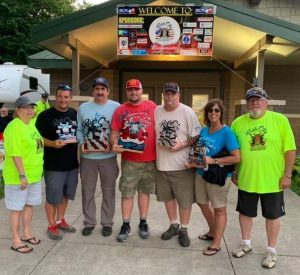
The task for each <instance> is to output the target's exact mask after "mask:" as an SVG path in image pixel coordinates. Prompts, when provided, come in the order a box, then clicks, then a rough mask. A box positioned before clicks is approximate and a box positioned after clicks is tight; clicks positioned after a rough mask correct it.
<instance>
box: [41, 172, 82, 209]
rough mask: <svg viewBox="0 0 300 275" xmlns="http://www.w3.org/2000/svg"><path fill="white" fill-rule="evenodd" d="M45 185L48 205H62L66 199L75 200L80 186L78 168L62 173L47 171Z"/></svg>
mask: <svg viewBox="0 0 300 275" xmlns="http://www.w3.org/2000/svg"><path fill="white" fill-rule="evenodd" d="M45 183H46V200H47V202H48V203H50V204H52V205H56V204H60V203H62V201H63V198H64V197H65V198H67V199H68V200H74V198H75V194H76V189H77V184H78V168H76V169H73V170H70V171H62V172H61V171H49V170H45Z"/></svg>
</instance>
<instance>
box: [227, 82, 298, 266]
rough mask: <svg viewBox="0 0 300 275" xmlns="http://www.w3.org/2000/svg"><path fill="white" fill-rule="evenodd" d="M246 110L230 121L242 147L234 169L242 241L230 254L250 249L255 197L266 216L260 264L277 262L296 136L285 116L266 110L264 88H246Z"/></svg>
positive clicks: (243, 252)
mask: <svg viewBox="0 0 300 275" xmlns="http://www.w3.org/2000/svg"><path fill="white" fill-rule="evenodd" d="M246 101H247V108H248V113H247V114H244V115H242V116H240V117H238V118H237V119H235V120H234V121H233V123H232V130H233V132H234V133H235V135H236V137H237V140H238V142H239V144H240V147H241V162H240V164H239V166H238V169H237V181H236V183H237V186H238V189H239V190H238V203H237V207H236V210H237V211H238V212H239V222H240V227H241V233H242V243H241V245H240V246H239V247H238V248H237V249H234V250H233V252H232V254H233V256H235V257H237V258H241V257H243V256H245V254H247V253H248V252H250V251H251V250H252V246H251V229H252V220H253V218H254V217H256V216H257V204H258V200H259V199H260V201H261V209H262V215H263V217H264V218H265V219H266V233H267V239H268V245H267V252H266V254H265V256H264V258H263V261H262V266H263V267H265V268H273V267H274V266H275V265H276V261H277V254H276V249H275V246H276V243H277V239H278V234H279V229H280V220H279V218H280V217H281V216H283V215H285V209H284V198H283V193H284V192H283V191H284V190H285V189H288V188H289V187H290V185H291V176H292V167H293V164H294V161H295V149H296V146H295V139H294V135H293V132H292V129H291V126H290V124H289V121H288V119H287V118H286V117H285V116H284V115H282V114H280V113H276V112H271V111H268V110H267V106H268V100H267V93H266V91H265V90H263V89H261V88H258V87H254V88H251V89H249V90H248V91H247V93H246Z"/></svg>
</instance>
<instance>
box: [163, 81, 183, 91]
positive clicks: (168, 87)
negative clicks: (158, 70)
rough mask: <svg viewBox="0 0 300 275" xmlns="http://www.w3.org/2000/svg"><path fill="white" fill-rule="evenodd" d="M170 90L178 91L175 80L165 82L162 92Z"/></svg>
mask: <svg viewBox="0 0 300 275" xmlns="http://www.w3.org/2000/svg"><path fill="white" fill-rule="evenodd" d="M167 91H172V92H175V93H180V90H179V86H178V84H177V83H175V82H167V83H165V85H164V92H167Z"/></svg>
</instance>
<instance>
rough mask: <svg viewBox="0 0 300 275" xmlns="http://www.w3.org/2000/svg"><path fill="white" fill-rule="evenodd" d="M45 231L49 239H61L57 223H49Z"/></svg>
mask: <svg viewBox="0 0 300 275" xmlns="http://www.w3.org/2000/svg"><path fill="white" fill-rule="evenodd" d="M47 233H48V236H49V238H50V239H52V240H61V239H62V235H61V234H60V232H59V230H58V227H57V225H51V226H48V228H47Z"/></svg>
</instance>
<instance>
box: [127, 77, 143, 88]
mask: <svg viewBox="0 0 300 275" xmlns="http://www.w3.org/2000/svg"><path fill="white" fill-rule="evenodd" d="M130 88H138V89H142V83H141V81H139V80H138V79H130V80H128V81H127V82H126V89H130Z"/></svg>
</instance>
